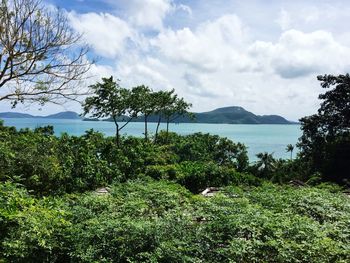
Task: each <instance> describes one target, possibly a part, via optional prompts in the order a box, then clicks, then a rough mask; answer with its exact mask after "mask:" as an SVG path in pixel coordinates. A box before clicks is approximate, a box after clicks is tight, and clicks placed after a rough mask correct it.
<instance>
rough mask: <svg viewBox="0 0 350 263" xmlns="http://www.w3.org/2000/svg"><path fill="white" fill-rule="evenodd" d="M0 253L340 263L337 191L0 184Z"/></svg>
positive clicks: (343, 255)
mask: <svg viewBox="0 0 350 263" xmlns="http://www.w3.org/2000/svg"><path fill="white" fill-rule="evenodd" d="M0 201H1V202H0V229H1V232H0V242H1V244H2V245H1V246H0V257H1V258H3V259H5V260H7V259H8V260H11V261H26V262H34V261H36V262H43V261H50V262H77V261H79V262H128V261H130V262H140V261H142V262H348V261H349V260H350V257H349V253H348V251H349V245H348V244H349V243H350V228H349V227H350V226H349V224H348V222H349V220H350V204H349V200H348V197H347V196H345V195H343V194H342V193H331V192H329V191H328V190H324V189H318V188H292V187H282V186H275V185H273V184H263V185H261V186H258V187H251V186H250V187H247V186H241V187H232V186H231V187H227V188H224V189H223V190H222V192H221V193H218V194H217V195H216V196H214V197H211V198H204V197H202V196H198V195H193V194H191V193H190V192H189V191H187V190H186V189H185V188H183V187H181V186H179V185H177V184H173V183H169V182H167V181H153V180H136V181H129V182H127V183H119V184H115V185H113V186H112V187H111V190H110V193H109V194H106V195H96V194H95V193H93V192H90V193H85V194H79V195H66V196H63V197H56V198H53V197H49V198H42V199H37V198H34V197H32V196H30V195H28V194H27V193H26V191H25V190H24V189H22V188H20V187H18V186H16V185H13V184H10V183H5V184H1V185H0Z"/></svg>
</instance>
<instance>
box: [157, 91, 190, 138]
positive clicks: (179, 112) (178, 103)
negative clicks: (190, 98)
mask: <svg viewBox="0 0 350 263" xmlns="http://www.w3.org/2000/svg"><path fill="white" fill-rule="evenodd" d="M191 107H192V104H191V103H187V102H186V101H185V100H184V99H183V98H177V97H175V98H174V102H173V103H171V104H169V105H168V106H167V107H165V108H164V110H163V115H164V117H165V119H166V134H167V135H168V134H169V123H170V122H173V121H175V120H176V119H177V118H179V117H182V116H185V115H188V116H189V117H190V118H194V115H193V114H191V113H190V112H188V110H189V109H190V108H191Z"/></svg>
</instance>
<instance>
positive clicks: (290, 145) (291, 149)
mask: <svg viewBox="0 0 350 263" xmlns="http://www.w3.org/2000/svg"><path fill="white" fill-rule="evenodd" d="M293 151H294V146H293V145H292V144H288V145H287V147H286V152H290V159H291V160H293Z"/></svg>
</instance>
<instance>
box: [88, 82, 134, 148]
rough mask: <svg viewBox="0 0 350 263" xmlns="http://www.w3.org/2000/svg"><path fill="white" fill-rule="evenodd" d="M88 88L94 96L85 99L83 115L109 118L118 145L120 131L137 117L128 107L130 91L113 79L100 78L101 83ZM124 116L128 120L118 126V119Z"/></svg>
mask: <svg viewBox="0 0 350 263" xmlns="http://www.w3.org/2000/svg"><path fill="white" fill-rule="evenodd" d="M90 88H91V90H92V91H93V92H94V93H95V95H94V96H90V97H88V98H86V100H85V102H84V104H83V108H84V113H83V114H84V115H86V114H88V113H92V117H94V118H104V117H111V118H112V120H113V122H114V124H115V126H116V140H117V145H119V141H120V138H119V137H120V131H121V130H122V129H123V128H124V127H125V126H126V125H127V124H128V123H129V122H130V121H131V120H132V119H133V118H134V117H136V116H137V111H135V110H133V109H131V107H130V104H131V102H130V100H131V93H130V91H129V90H128V89H125V88H122V87H120V86H119V84H118V83H117V82H115V81H114V80H113V77H110V78H102V83H97V84H95V85H91V86H90ZM125 114H127V115H128V116H129V118H128V120H127V121H126V122H125V123H124V124H123V125H120V124H119V122H120V118H121V117H123V116H125Z"/></svg>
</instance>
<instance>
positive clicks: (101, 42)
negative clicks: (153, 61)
mask: <svg viewBox="0 0 350 263" xmlns="http://www.w3.org/2000/svg"><path fill="white" fill-rule="evenodd" d="M69 19H70V23H71V25H72V27H73V28H74V29H75V30H76V31H78V32H80V33H83V36H84V40H85V41H86V42H87V43H88V44H90V45H91V46H92V48H93V49H94V51H95V52H96V54H98V55H101V56H104V57H112V58H113V57H116V56H118V55H120V54H121V53H123V52H124V50H125V45H126V41H127V40H128V38H132V37H133V35H134V32H133V30H132V29H131V28H130V27H129V25H128V24H127V23H126V22H125V21H123V20H122V19H120V18H118V17H116V16H113V15H111V14H107V13H100V14H97V13H87V14H77V13H75V12H71V13H69Z"/></svg>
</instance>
